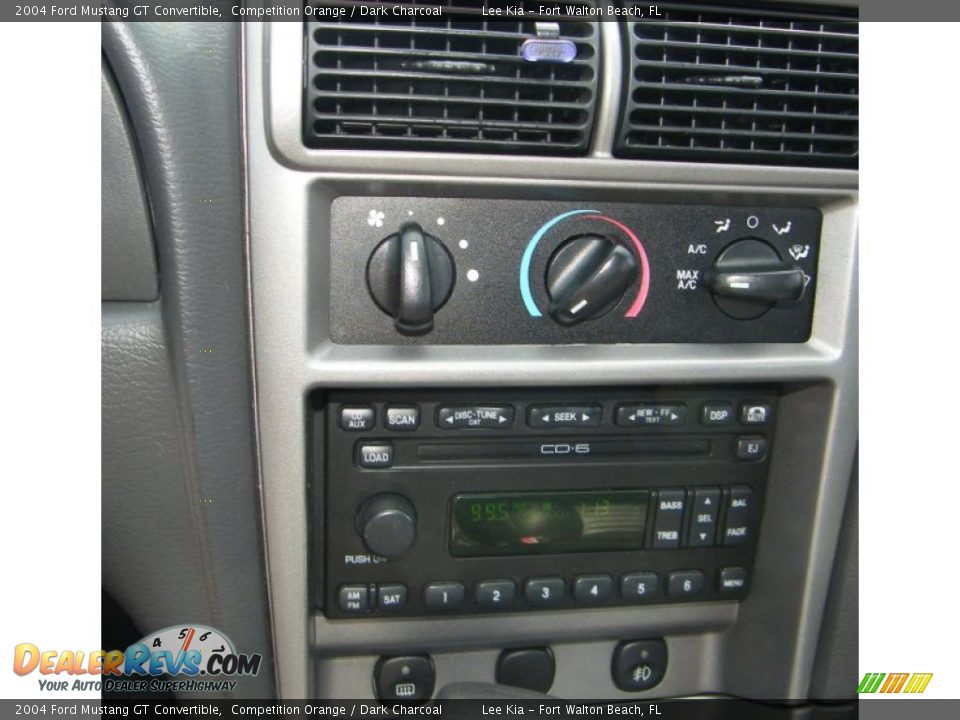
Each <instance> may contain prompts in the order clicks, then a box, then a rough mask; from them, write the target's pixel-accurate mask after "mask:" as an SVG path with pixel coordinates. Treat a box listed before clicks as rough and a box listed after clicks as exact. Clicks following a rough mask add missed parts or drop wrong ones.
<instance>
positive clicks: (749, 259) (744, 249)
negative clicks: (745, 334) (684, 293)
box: [703, 238, 810, 320]
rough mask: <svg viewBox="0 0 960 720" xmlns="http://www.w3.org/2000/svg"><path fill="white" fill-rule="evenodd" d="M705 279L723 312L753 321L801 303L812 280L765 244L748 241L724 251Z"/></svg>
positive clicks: (736, 243)
mask: <svg viewBox="0 0 960 720" xmlns="http://www.w3.org/2000/svg"><path fill="white" fill-rule="evenodd" d="M703 279H704V283H705V285H706V287H707V289H708V290H709V291H710V292H711V293H712V294H713V299H714V301H715V302H716V304H717V307H718V308H720V310H722V311H723V312H724V313H725V314H727V315H729V316H730V317H732V318H736V319H738V320H752V319H754V318H757V317H760V316H761V315H763V314H764V313H765V312H766V311H767V310H769V309H770V308H772V307H773V306H774V305H778V304H790V303H795V302H798V301H799V300H800V299H801V298H802V297H803V293H804V290H806V287H807V282H808V281H809V279H810V278H809V277H808V276H807V275H806V274H805V273H804V272H803V270H802V269H800V268H799V267H797V266H796V265H793V264H791V263H789V262H784V261H783V260H782V259H781V257H780V254H779V253H778V252H777V251H776V250H775V249H774V248H773V247H771V246H770V245H768V244H767V243H765V242H764V241H763V240H757V239H756V238H745V239H743V240H737V241H736V242H734V243H732V244H730V245H728V246H727V247H726V248H724V250H723V251H722V252H721V253H720V255H718V256H717V259H716V261H715V262H714V264H713V267H712V268H711V269H710V270H708V271H707V272H706V273H705V274H704V278H703Z"/></svg>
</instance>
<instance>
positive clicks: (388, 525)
mask: <svg viewBox="0 0 960 720" xmlns="http://www.w3.org/2000/svg"><path fill="white" fill-rule="evenodd" d="M357 532H359V533H360V537H362V538H363V544H364V545H366V546H367V549H368V550H369V551H370V552H372V553H375V554H376V555H382V556H383V557H385V558H396V557H400V556H401V555H403V554H404V553H406V552H407V550H409V549H410V548H411V546H412V545H413V542H414V540H416V539H417V511H416V509H415V508H414V507H413V503H411V502H410V501H409V500H407V498H405V497H404V496H403V495H398V494H397V493H381V494H380V495H374V496H373V497H370V498H367V499H366V500H365V501H364V502H363V504H362V505H361V506H360V510H359V511H358V512H357Z"/></svg>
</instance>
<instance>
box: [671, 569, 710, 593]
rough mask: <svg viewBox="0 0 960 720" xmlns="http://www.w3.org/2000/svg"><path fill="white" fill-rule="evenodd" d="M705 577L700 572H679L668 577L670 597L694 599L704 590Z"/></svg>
mask: <svg viewBox="0 0 960 720" xmlns="http://www.w3.org/2000/svg"><path fill="white" fill-rule="evenodd" d="M703 582H704V577H703V573H702V572H700V571H699V570H678V571H676V572H672V573H670V575H668V576H667V593H668V594H669V595H670V597H692V596H694V595H699V594H700V591H701V590H703Z"/></svg>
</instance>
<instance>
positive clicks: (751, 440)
mask: <svg viewBox="0 0 960 720" xmlns="http://www.w3.org/2000/svg"><path fill="white" fill-rule="evenodd" d="M736 455H737V460H763V459H764V458H765V457H766V456H767V439H766V438H765V437H762V436H760V435H749V436H748V435H741V436H740V437H738V438H737V447H736Z"/></svg>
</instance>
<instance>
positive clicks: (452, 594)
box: [423, 582, 464, 610]
mask: <svg viewBox="0 0 960 720" xmlns="http://www.w3.org/2000/svg"><path fill="white" fill-rule="evenodd" d="M463 597H464V588H463V584H462V583H458V582H435V583H430V584H429V585H427V586H426V587H425V588H424V589H423V603H424V605H426V606H427V609H428V610H456V609H457V608H459V607H460V606H461V605H463Z"/></svg>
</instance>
